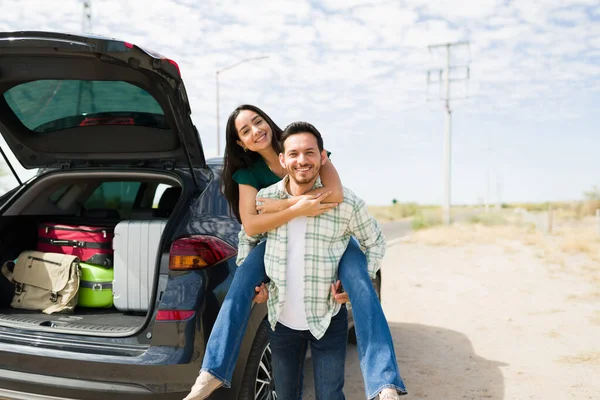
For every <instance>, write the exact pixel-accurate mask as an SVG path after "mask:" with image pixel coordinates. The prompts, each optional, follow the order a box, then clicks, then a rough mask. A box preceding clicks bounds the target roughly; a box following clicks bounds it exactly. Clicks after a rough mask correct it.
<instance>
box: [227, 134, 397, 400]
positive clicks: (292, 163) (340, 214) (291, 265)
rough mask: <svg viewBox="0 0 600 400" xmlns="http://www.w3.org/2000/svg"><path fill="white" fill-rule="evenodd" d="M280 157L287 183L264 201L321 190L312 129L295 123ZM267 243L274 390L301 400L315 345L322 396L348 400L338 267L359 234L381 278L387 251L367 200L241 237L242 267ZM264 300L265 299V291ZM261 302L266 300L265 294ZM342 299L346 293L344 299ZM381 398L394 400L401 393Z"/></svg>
mask: <svg viewBox="0 0 600 400" xmlns="http://www.w3.org/2000/svg"><path fill="white" fill-rule="evenodd" d="M282 145H283V153H282V154H280V156H279V159H280V162H281V165H282V166H283V167H284V168H285V170H286V171H287V174H288V175H287V176H286V177H285V178H284V179H283V180H282V181H280V182H278V183H276V184H274V185H272V186H269V187H267V188H265V189H262V190H261V191H260V192H259V193H258V195H257V198H271V199H280V198H286V197H289V196H300V195H302V194H305V193H306V192H308V191H310V190H311V189H313V188H316V187H319V186H321V183H320V180H319V171H320V168H321V166H322V165H323V164H324V163H326V162H327V160H328V158H327V154H326V152H325V151H324V150H323V139H322V138H321V135H320V133H319V131H318V130H317V129H316V128H315V127H314V126H312V125H311V124H308V123H305V122H296V123H293V124H290V125H289V126H288V127H287V128H286V129H285V131H284V132H283V135H282ZM265 236H266V237H267V243H266V250H265V269H266V272H267V275H268V276H269V278H270V279H271V281H270V283H269V286H268V303H267V305H268V310H269V322H270V325H271V328H272V332H271V337H270V340H271V351H272V359H273V370H274V377H275V385H276V387H275V390H276V392H277V398H278V399H280V400H297V399H298V398H301V397H302V385H303V382H302V377H303V365H304V358H305V355H306V351H307V348H308V346H309V345H310V348H311V356H312V359H313V365H314V376H315V391H316V398H318V399H327V400H341V399H344V394H343V386H344V364H345V358H346V342H347V329H348V320H347V311H346V307H345V306H344V305H340V304H337V303H336V293H335V288H334V290H333V293H332V284H333V283H334V282H336V280H337V267H338V264H339V261H340V259H341V257H342V255H343V253H344V251H345V249H346V247H347V246H348V243H349V241H350V240H351V237H352V236H355V237H356V238H357V239H358V241H359V242H360V244H361V246H362V248H363V249H364V250H365V253H366V256H367V260H368V264H369V273H370V274H371V276H375V273H376V272H377V270H378V269H379V264H380V261H381V259H382V258H383V255H384V253H385V239H384V237H383V234H382V232H381V230H380V228H379V226H378V225H377V223H376V222H375V220H374V219H373V218H372V217H371V216H370V215H369V214H368V212H367V209H366V206H365V204H364V202H363V201H362V200H361V199H359V198H358V197H357V196H356V195H355V194H354V193H352V192H351V191H349V190H347V189H344V201H343V202H342V203H340V204H339V205H338V206H337V207H335V208H333V209H332V210H330V211H328V212H326V213H324V214H322V215H320V216H317V217H300V218H296V219H294V220H292V221H290V222H289V223H287V224H285V225H283V226H281V227H279V228H277V229H274V230H272V231H269V232H267V233H266V234H263V235H257V236H253V237H248V236H247V235H245V233H244V231H243V230H242V232H240V244H239V248H238V260H237V261H238V264H239V263H241V262H242V261H243V260H244V258H245V257H246V256H247V255H248V253H249V252H250V250H251V249H252V248H253V247H254V246H256V244H258V243H259V241H260V240H261V239H262V238H264V237H265ZM262 296H264V293H262ZM257 297H261V293H259V295H258V296H257ZM338 297H339V295H338ZM385 391H386V392H388V391H390V392H391V393H384V392H382V393H381V396H380V398H389V399H394V398H397V397H396V392H395V390H392V389H389V390H387V389H386V390H385Z"/></svg>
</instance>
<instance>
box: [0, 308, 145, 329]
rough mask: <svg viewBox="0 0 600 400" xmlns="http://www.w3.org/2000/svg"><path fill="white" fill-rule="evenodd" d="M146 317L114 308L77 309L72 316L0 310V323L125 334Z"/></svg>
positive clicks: (10, 309) (7, 309)
mask: <svg viewBox="0 0 600 400" xmlns="http://www.w3.org/2000/svg"><path fill="white" fill-rule="evenodd" d="M145 318H146V315H145V314H144V315H139V314H137V315H131V314H124V313H123V312H121V311H118V310H116V309H114V308H108V309H93V308H91V309H85V308H78V309H77V310H76V311H75V313H73V314H60V313H58V314H51V315H46V314H42V313H41V312H39V311H29V310H19V309H13V308H5V309H3V310H0V323H10V324H18V325H23V326H24V327H25V326H26V327H28V328H31V327H32V326H46V327H57V328H61V330H63V329H69V330H74V331H85V332H104V333H107V332H114V333H119V332H126V331H129V330H131V329H132V328H136V327H138V326H140V325H141V324H142V323H143V322H144V319H145Z"/></svg>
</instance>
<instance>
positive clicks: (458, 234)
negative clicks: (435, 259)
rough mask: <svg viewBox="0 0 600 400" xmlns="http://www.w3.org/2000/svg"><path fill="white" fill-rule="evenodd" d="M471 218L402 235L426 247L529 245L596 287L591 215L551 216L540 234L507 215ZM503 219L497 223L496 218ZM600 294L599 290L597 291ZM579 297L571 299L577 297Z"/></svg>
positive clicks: (597, 249) (597, 258)
mask: <svg viewBox="0 0 600 400" xmlns="http://www.w3.org/2000/svg"><path fill="white" fill-rule="evenodd" d="M486 218H487V221H492V222H488V224H486V225H484V224H483V223H482V221H486V219H482V218H479V217H478V218H473V219H471V221H476V222H477V223H466V224H454V225H452V226H438V227H432V228H430V229H425V230H419V231H415V232H413V233H412V234H411V235H410V236H409V237H407V238H405V241H406V242H408V243H420V244H426V245H429V246H451V247H459V246H460V247H465V251H466V250H468V249H469V245H480V244H484V245H499V246H502V248H503V249H504V250H505V252H506V253H507V255H509V256H510V255H512V254H515V253H517V252H518V251H520V248H521V247H522V246H523V245H526V246H528V247H530V248H531V249H532V250H533V251H534V254H535V255H536V256H537V257H539V258H541V259H544V260H545V261H546V262H547V263H548V265H549V267H550V268H558V270H565V268H567V269H568V271H569V272H570V273H574V274H578V275H581V276H585V277H586V279H587V280H588V281H590V282H591V283H592V284H594V285H595V286H597V287H599V288H600V235H598V234H597V233H596V231H595V221H594V219H593V218H588V219H582V220H578V221H573V220H563V219H561V218H557V219H555V224H554V229H553V231H552V233H541V232H539V231H536V230H535V229H532V226H531V225H530V224H524V223H523V222H522V221H521V220H520V219H519V218H514V217H512V216H511V215H510V214H507V215H505V216H504V217H502V218H497V217H490V216H488V217H486ZM500 220H502V221H504V222H502V223H498V221H500ZM599 293H600V292H599ZM580 296H584V297H585V298H586V299H589V298H590V297H593V298H597V297H598V296H600V295H599V294H598V293H585V294H581V295H580ZM580 296H577V298H573V299H571V300H580V298H579V297H580Z"/></svg>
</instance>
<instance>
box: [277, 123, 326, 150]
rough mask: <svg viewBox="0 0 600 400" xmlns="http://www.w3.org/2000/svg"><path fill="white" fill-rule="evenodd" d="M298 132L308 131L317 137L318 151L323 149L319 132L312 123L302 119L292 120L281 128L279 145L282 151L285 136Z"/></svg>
mask: <svg viewBox="0 0 600 400" xmlns="http://www.w3.org/2000/svg"><path fill="white" fill-rule="evenodd" d="M298 133H310V134H311V135H313V136H314V137H315V138H316V139H317V145H318V146H319V151H323V138H322V137H321V132H319V131H318V130H317V128H315V127H314V126H313V125H312V124H309V123H308V122H302V121H298V122H292V123H291V124H289V125H288V126H286V127H285V129H284V130H283V133H282V134H281V145H282V147H283V151H285V141H286V140H287V138H289V137H290V136H292V135H296V134H298Z"/></svg>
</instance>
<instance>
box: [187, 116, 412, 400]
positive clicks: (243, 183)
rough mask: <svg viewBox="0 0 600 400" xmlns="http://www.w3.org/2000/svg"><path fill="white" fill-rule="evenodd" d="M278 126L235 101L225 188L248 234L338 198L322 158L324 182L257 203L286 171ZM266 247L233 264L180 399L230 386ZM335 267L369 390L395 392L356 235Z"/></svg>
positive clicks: (397, 384)
mask: <svg viewBox="0 0 600 400" xmlns="http://www.w3.org/2000/svg"><path fill="white" fill-rule="evenodd" d="M281 133H282V131H281V129H280V128H279V127H278V126H277V125H276V124H275V123H274V122H273V121H272V120H271V118H269V116H268V115H267V114H265V113H264V112H263V111H262V110H260V109H259V108H258V107H255V106H251V105H242V106H240V107H238V108H236V109H235V110H234V111H233V113H231V115H230V116H229V119H228V121H227V128H226V135H227V137H226V141H227V143H226V148H225V166H224V170H223V184H224V190H223V193H224V195H225V197H226V198H227V200H228V201H229V203H230V205H231V207H232V210H233V211H234V213H235V214H236V216H237V218H238V219H239V220H240V221H241V223H242V225H243V226H244V230H245V231H246V233H247V234H248V235H256V234H259V233H262V232H266V231H269V230H271V229H275V228H277V227H279V226H281V225H283V224H285V223H287V222H289V221H290V220H292V219H294V218H296V217H299V216H316V215H320V214H322V213H324V212H326V211H327V210H329V209H331V208H333V207H335V206H336V205H337V203H338V202H340V201H342V200H343V189H342V185H341V182H340V178H339V176H338V173H337V171H336V170H335V167H334V166H333V164H332V163H330V162H328V163H326V164H324V165H323V168H322V169H321V173H320V177H321V181H322V184H323V187H322V188H319V189H315V190H313V191H311V192H309V194H307V195H304V196H298V197H292V198H290V199H285V200H277V201H264V200H266V199H260V200H261V202H263V205H261V206H258V207H257V206H256V195H257V194H258V191H259V190H260V189H262V188H264V187H267V186H270V185H272V184H274V183H276V182H278V181H279V180H281V179H282V178H283V177H284V176H285V170H284V169H283V167H282V166H281V165H280V163H279V153H280V150H281V149H280V143H279V138H280V137H281ZM324 200H327V203H325V202H324ZM264 252H265V244H264V242H263V243H261V244H259V245H258V246H257V247H256V248H255V249H254V250H253V251H252V252H251V253H250V255H249V256H248V257H247V258H246V260H245V261H244V263H243V264H242V265H240V266H239V267H238V269H237V271H236V273H235V276H234V279H233V281H232V283H231V287H230V289H229V292H228V293H227V296H226V298H225V300H224V302H223V305H222V307H221V310H220V311H219V315H218V317H217V320H216V321H215V325H214V327H213V330H212V332H211V335H210V338H209V341H208V343H207V347H206V352H205V356H204V360H203V363H202V368H201V372H200V375H199V376H198V379H197V380H196V383H195V384H194V386H193V387H192V390H191V392H190V394H189V395H188V396H187V397H186V398H185V399H184V400H199V399H205V398H206V397H208V395H209V394H210V393H212V392H213V391H214V390H215V389H217V388H218V387H220V386H225V387H230V382H231V377H232V375H233V370H234V368H235V364H236V361H237V357H238V354H239V350H240V345H241V340H242V337H243V335H244V332H245V331H246V327H247V324H248V319H249V317H250V312H251V309H252V300H253V297H254V294H255V291H256V292H260V294H261V297H262V299H264V286H263V287H262V288H263V289H262V291H261V286H260V285H261V283H262V282H263V281H264V279H265V278H266V275H265V267H264ZM338 274H339V278H340V280H341V282H342V285H343V286H344V289H345V290H346V292H347V293H348V295H349V298H350V301H351V303H352V305H353V307H352V309H353V311H354V324H355V327H356V334H357V339H358V347H359V355H360V359H361V368H362V373H363V378H364V380H365V390H366V395H367V398H368V399H374V398H376V397H377V396H378V395H379V399H381V400H383V399H390V400H393V399H397V393H400V394H405V393H406V389H405V387H404V383H403V382H402V379H401V378H400V372H399V370H398V366H397V363H396V356H395V353H394V347H393V342H392V337H391V334H390V331H389V327H388V325H387V322H386V320H385V316H384V314H383V311H382V309H381V305H380V303H379V299H378V298H377V295H376V293H375V290H374V289H373V286H372V284H371V280H370V278H369V275H368V273H367V260H366V257H365V255H364V253H363V252H362V251H361V249H360V247H359V245H358V243H357V242H356V241H355V240H351V241H350V243H349V245H348V248H347V249H346V252H345V253H344V256H343V257H342V259H341V261H340V265H339V270H338ZM342 297H343V296H342ZM240 327H241V329H240Z"/></svg>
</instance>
